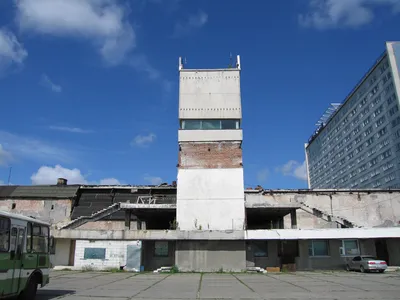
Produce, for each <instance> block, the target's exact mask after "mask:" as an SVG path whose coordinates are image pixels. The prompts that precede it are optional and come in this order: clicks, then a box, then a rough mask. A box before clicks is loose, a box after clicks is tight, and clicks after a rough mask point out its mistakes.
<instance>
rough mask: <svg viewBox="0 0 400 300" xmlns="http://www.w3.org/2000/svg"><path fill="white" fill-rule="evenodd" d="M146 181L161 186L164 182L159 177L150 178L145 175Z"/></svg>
mask: <svg viewBox="0 0 400 300" xmlns="http://www.w3.org/2000/svg"><path fill="white" fill-rule="evenodd" d="M144 180H146V181H147V182H149V183H150V184H151V185H159V184H161V183H162V182H163V180H162V178H161V177H157V176H150V175H145V176H144Z"/></svg>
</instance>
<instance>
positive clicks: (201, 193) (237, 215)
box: [177, 168, 245, 230]
mask: <svg viewBox="0 0 400 300" xmlns="http://www.w3.org/2000/svg"><path fill="white" fill-rule="evenodd" d="M178 182H179V184H178V192H177V221H178V226H179V229H181V230H195V229H203V230H242V229H243V226H244V216H245V211H244V193H243V190H244V186H243V169H239V168H238V169H179V170H178Z"/></svg>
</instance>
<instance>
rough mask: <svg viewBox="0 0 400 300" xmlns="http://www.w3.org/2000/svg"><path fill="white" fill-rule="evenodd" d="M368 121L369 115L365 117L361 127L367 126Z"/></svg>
mask: <svg viewBox="0 0 400 300" xmlns="http://www.w3.org/2000/svg"><path fill="white" fill-rule="evenodd" d="M370 121H371V117H368V118H366V119H365V120H364V121H363V123H362V125H363V127H365V126H367V125H368V124H369V122H370Z"/></svg>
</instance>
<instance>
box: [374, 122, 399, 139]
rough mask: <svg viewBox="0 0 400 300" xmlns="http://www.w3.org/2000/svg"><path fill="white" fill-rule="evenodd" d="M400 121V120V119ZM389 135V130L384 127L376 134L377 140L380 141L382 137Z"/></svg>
mask: <svg viewBox="0 0 400 300" xmlns="http://www.w3.org/2000/svg"><path fill="white" fill-rule="evenodd" d="M399 120H400V118H399ZM386 133H387V128H386V127H383V128H382V129H381V130H379V131H378V133H377V134H376V136H377V138H378V139H379V138H380V137H381V136H383V135H385V134H386Z"/></svg>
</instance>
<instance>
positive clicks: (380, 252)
mask: <svg viewBox="0 0 400 300" xmlns="http://www.w3.org/2000/svg"><path fill="white" fill-rule="evenodd" d="M375 250H376V258H377V259H382V260H384V261H386V263H387V264H388V265H389V264H390V262H389V252H388V249H387V244H386V240H385V239H379V240H375Z"/></svg>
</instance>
